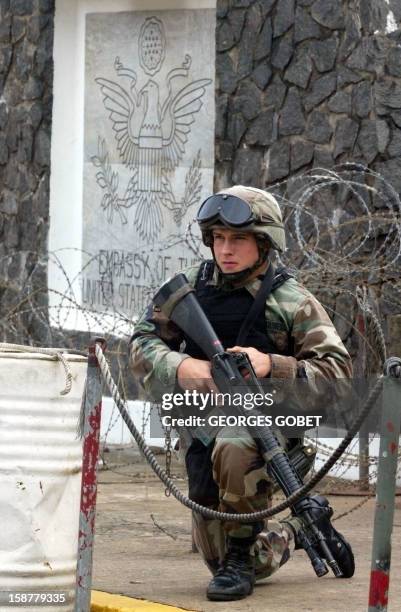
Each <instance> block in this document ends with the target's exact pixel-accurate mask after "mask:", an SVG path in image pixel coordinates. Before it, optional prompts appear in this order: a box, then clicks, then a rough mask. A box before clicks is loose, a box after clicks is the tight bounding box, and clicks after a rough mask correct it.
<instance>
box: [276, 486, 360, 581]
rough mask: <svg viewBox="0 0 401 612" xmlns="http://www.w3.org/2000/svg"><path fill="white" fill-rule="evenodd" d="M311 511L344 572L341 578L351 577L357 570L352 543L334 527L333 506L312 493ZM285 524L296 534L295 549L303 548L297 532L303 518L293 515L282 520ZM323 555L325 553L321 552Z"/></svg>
mask: <svg viewBox="0 0 401 612" xmlns="http://www.w3.org/2000/svg"><path fill="white" fill-rule="evenodd" d="M309 502H310V505H309V513H310V515H311V518H312V519H313V520H314V522H315V525H316V527H317V528H318V529H319V530H320V531H321V532H322V534H323V535H324V537H325V540H326V543H327V545H328V547H329V548H330V551H331V554H332V555H333V557H334V559H335V560H336V561H337V564H338V566H339V568H340V570H341V572H342V576H339V577H340V578H351V577H352V576H353V575H354V572H355V560H354V554H353V552H352V548H351V545H350V544H349V542H347V540H346V539H345V538H344V536H343V535H342V534H341V533H339V532H338V531H337V529H334V527H333V525H332V524H331V522H330V519H331V517H332V516H333V508H331V506H329V502H328V500H327V499H326V498H325V497H323V495H312V496H311V497H309ZM282 523H284V524H285V525H289V526H290V527H291V528H292V530H293V532H294V536H295V549H299V548H302V544H301V542H300V540H299V538H298V536H297V532H298V531H299V529H300V528H302V519H301V518H299V517H291V518H289V519H284V520H283V521H282ZM321 555H322V557H323V558H325V557H324V554H323V553H321Z"/></svg>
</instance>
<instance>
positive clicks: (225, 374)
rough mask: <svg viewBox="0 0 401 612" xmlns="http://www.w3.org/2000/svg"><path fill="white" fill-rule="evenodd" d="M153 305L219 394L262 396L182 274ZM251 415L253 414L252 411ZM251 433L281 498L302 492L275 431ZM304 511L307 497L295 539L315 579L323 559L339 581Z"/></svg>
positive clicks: (298, 509) (244, 358) (295, 508)
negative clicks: (202, 359)
mask: <svg viewBox="0 0 401 612" xmlns="http://www.w3.org/2000/svg"><path fill="white" fill-rule="evenodd" d="M153 303H154V305H155V306H156V308H159V309H160V310H161V311H162V312H163V313H164V314H165V315H166V316H167V317H168V318H169V319H170V320H171V321H173V322H174V323H175V324H176V325H178V327H180V329H182V331H183V332H184V333H186V334H187V335H188V336H189V337H190V338H191V339H192V340H193V341H194V342H196V344H197V345H198V346H199V347H200V348H201V349H202V350H203V352H204V353H205V355H206V356H207V358H208V359H209V360H210V362H211V372H212V378H213V380H214V382H215V384H216V386H217V388H218V390H219V392H221V393H233V392H236V391H237V392H240V393H244V389H245V392H247V393H249V392H251V393H262V394H263V388H262V387H261V385H260V383H259V381H258V379H257V377H256V375H255V371H254V369H253V367H252V365H251V362H250V361H249V358H248V355H247V354H246V353H228V352H226V351H225V350H224V347H223V345H222V344H221V342H220V340H219V339H218V337H217V336H216V334H215V332H214V330H213V328H212V326H211V324H210V323H209V321H208V319H207V318H206V315H205V313H204V312H203V310H202V308H201V306H200V304H199V302H198V300H197V298H196V296H195V293H194V290H193V288H192V287H191V285H189V283H188V280H187V278H186V277H185V275H184V274H178V275H177V276H175V277H174V278H173V279H172V280H171V281H169V282H167V283H165V284H164V285H163V286H162V287H161V288H160V290H159V291H158V292H157V294H156V295H155V297H154V299H153ZM238 411H239V414H243V415H245V414H247V413H246V411H244V410H243V409H242V408H241V407H240V406H238ZM253 414H255V415H257V414H258V413H257V411H256V410H255V409H254V411H253ZM252 432H253V433H252ZM252 432H250V433H252V437H253V438H254V439H255V442H256V443H257V444H258V447H259V449H260V452H261V455H262V456H263V458H264V460H265V461H266V467H267V472H268V474H269V475H270V477H271V478H272V479H273V481H274V482H276V483H277V484H278V486H279V487H280V489H281V490H282V491H283V493H284V494H285V495H286V497H289V496H290V495H292V494H293V493H295V492H296V491H299V489H300V488H301V487H302V486H303V482H302V479H301V477H300V476H299V474H298V472H297V470H296V469H295V468H294V466H293V464H292V463H291V461H290V459H289V457H288V455H287V453H286V451H285V450H284V448H283V447H282V445H281V444H280V441H279V437H278V435H277V430H274V429H273V428H271V427H258V426H255V427H252ZM310 507H311V505H310V501H309V498H308V497H307V496H305V497H304V498H301V500H299V501H297V502H296V503H294V504H293V505H292V506H291V511H292V513H293V515H295V516H298V517H299V518H301V519H302V524H303V525H304V529H303V530H301V531H300V532H298V534H297V536H298V538H299V541H300V543H301V545H302V547H303V548H304V550H305V552H306V553H307V555H308V557H309V559H310V561H311V563H312V566H313V569H314V570H315V573H316V575H317V576H319V577H320V576H324V575H325V574H327V572H328V569H327V566H326V564H325V561H324V559H325V560H326V561H327V563H328V565H329V566H330V568H331V569H332V571H333V573H334V575H335V576H336V577H341V576H342V572H341V570H340V568H339V566H338V564H337V562H336V560H335V559H334V557H333V555H332V553H331V550H330V548H329V546H328V544H327V542H326V540H325V537H324V535H323V533H322V532H321V531H320V530H319V529H318V527H317V526H316V519H315V520H313V519H312V516H311V514H310ZM322 557H324V559H323V558H322Z"/></svg>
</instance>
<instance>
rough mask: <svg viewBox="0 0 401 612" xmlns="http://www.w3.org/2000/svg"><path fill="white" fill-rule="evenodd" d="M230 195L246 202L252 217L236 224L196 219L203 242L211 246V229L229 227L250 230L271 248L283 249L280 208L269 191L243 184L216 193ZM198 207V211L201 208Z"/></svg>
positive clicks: (284, 246) (220, 220)
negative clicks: (248, 220) (248, 221)
mask: <svg viewBox="0 0 401 612" xmlns="http://www.w3.org/2000/svg"><path fill="white" fill-rule="evenodd" d="M224 194H227V195H231V196H235V197H237V198H239V199H240V200H243V201H244V202H246V203H247V204H248V205H249V207H250V209H251V211H252V216H253V219H252V220H251V221H250V223H248V224H246V225H243V226H242V227H241V228H239V227H238V226H234V225H230V223H229V222H227V221H225V220H222V219H220V218H219V219H217V220H216V219H213V220H210V221H202V220H200V219H198V222H199V227H200V230H201V232H202V239H203V243H204V244H205V245H206V246H208V247H211V246H212V245H213V237H212V230H213V229H217V228H218V227H222V226H223V227H227V228H229V229H234V230H238V229H241V230H242V231H247V232H252V233H254V234H256V237H257V238H258V239H262V240H264V241H266V242H268V243H269V246H271V247H273V249H277V250H278V251H280V252H283V251H285V248H286V244H285V230H284V224H283V218H282V215H281V210H280V207H279V205H278V202H277V200H276V198H275V197H274V196H273V195H272V194H271V193H269V192H267V191H263V190H262V189H257V188H256V187H245V186H244V185H235V186H234V187H228V188H227V189H223V190H222V191H219V192H218V194H216V195H224ZM202 206H203V205H202ZM202 206H201V208H200V209H199V212H198V216H199V213H200V211H201V209H202Z"/></svg>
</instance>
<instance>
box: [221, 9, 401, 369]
mask: <svg viewBox="0 0 401 612" xmlns="http://www.w3.org/2000/svg"><path fill="white" fill-rule="evenodd" d="M400 20H401V4H400V3H399V2H398V0H360V1H357V0H218V2H217V31H216V41H217V42H216V44H217V58H216V73H217V102H216V105H217V108H216V111H217V119H216V172H215V187H216V189H220V188H222V187H225V186H227V185H231V184H235V183H242V184H250V185H253V186H255V187H261V188H264V187H266V186H272V185H276V184H277V183H278V182H280V181H285V180H286V179H288V178H290V177H294V176H295V175H297V174H300V173H303V172H305V171H306V170H308V169H310V168H313V167H316V166H318V167H323V168H331V167H333V166H334V165H337V164H341V163H343V162H347V161H352V162H361V163H362V164H364V165H366V166H368V167H370V168H372V169H373V170H376V171H378V172H379V173H380V174H382V175H383V177H384V178H385V179H386V180H388V181H389V182H391V183H392V185H393V186H394V187H395V188H396V190H397V191H398V193H400V194H401V30H400ZM329 197H331V196H330V194H329ZM335 197H336V196H332V198H333V199H332V200H331V203H330V201H329V202H326V203H325V206H326V208H327V209H328V210H327V214H329V215H330V214H332V213H333V211H334V209H335V208H336V209H337V211H338V210H340V212H341V211H342V212H341V214H342V215H344V216H346V215H348V211H347V208H348V205H347V202H346V201H344V202H338V201H336V200H335ZM313 205H315V203H314V204H313ZM330 207H331V208H330ZM361 231H364V230H363V229H362V227H361ZM384 237H385V236H380V237H379V240H382V239H383V238H384ZM329 248H330V247H329ZM364 248H365V249H369V248H374V239H372V241H368V242H366V245H365V247H364ZM296 249H297V245H296V244H294V243H291V241H290V251H291V258H293V256H294V254H295V263H296ZM301 259H302V258H301ZM397 278H399V275H398V277H397V276H396V277H394V279H396V282H398V281H397ZM394 279H388V278H386V279H383V278H380V274H377V273H375V274H369V270H367V271H366V277H365V278H363V279H359V280H358V281H356V279H355V278H352V279H350V285H349V287H348V288H347V289H349V292H348V294H347V293H344V292H342V293H341V292H340V291H339V286H338V285H337V282H334V281H333V282H334V286H333V290H332V292H331V294H330V293H329V291H328V287H327V281H325V279H323V278H322V279H321V280H320V283H321V285H320V288H319V287H318V288H317V287H316V283H318V282H319V279H315V280H316V282H315V284H314V287H313V290H314V291H315V292H316V293H317V295H318V296H319V297H320V298H321V299H322V301H323V303H325V305H326V306H328V307H329V312H330V311H331V312H335V313H336V315H335V324H336V325H337V328H338V330H339V333H340V334H341V337H342V339H343V340H344V341H345V342H346V345H347V347H348V348H349V350H350V351H351V354H352V355H353V356H354V357H355V356H356V353H357V350H358V349H357V346H358V340H357V335H356V334H354V333H353V331H352V330H353V325H354V324H355V314H356V304H355V299H353V298H352V293H354V292H355V285H356V282H360V281H361V280H362V282H364V283H366V284H367V285H368V286H369V294H370V296H371V298H372V299H373V301H374V302H375V303H376V305H377V307H378V312H379V315H380V319H381V321H382V323H383V325H384V329H385V331H386V335H387V341H388V342H389V343H390V344H391V346H390V350H391V351H392V352H393V354H394V353H395V354H401V315H400V313H401V300H400V295H399V292H398V291H397V288H396V287H395V286H394ZM325 282H326V286H324V284H325ZM341 282H342V283H343V284H344V282H345V281H344V279H342V281H341ZM336 286H337V288H336ZM320 289H322V291H321V290H320Z"/></svg>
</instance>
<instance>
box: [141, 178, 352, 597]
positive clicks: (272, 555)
mask: <svg viewBox="0 0 401 612" xmlns="http://www.w3.org/2000/svg"><path fill="white" fill-rule="evenodd" d="M197 220H198V223H199V226H200V230H201V232H202V238H203V242H204V244H205V245H206V246H208V247H210V249H211V252H212V256H213V259H212V260H210V261H206V262H203V263H202V264H201V265H200V266H199V265H198V266H194V267H193V268H190V269H188V270H186V271H185V274H186V276H187V278H188V280H189V282H190V283H191V284H192V285H193V287H194V288H195V292H196V295H197V298H198V300H199V302H200V304H201V306H202V308H203V310H204V311H205V314H206V316H207V318H208V319H209V321H210V322H211V324H212V326H213V328H214V330H215V332H216V334H217V336H218V337H219V338H220V340H221V341H222V344H223V346H225V347H230V348H227V350H231V351H237V352H246V353H247V354H248V356H249V358H250V361H251V363H252V365H253V368H254V370H255V372H256V375H257V376H258V377H259V378H264V377H271V378H273V379H275V378H279V379H288V380H289V381H291V380H295V379H296V378H303V379H306V380H308V379H309V380H312V381H313V380H315V379H318V378H322V379H326V380H330V379H338V378H349V377H350V376H351V375H352V367H351V361H350V357H349V355H348V353H347V351H346V349H345V347H344V345H343V344H342V342H341V340H340V338H339V336H338V334H337V332H336V330H335V328H334V326H333V325H332V323H331V321H330V318H329V317H328V315H327V313H326V312H325V310H324V309H323V307H322V306H321V304H320V303H319V302H318V301H317V300H316V298H315V297H314V296H313V295H312V294H311V293H309V292H308V291H307V290H306V289H305V288H304V287H302V286H301V285H299V284H298V283H297V281H296V280H295V279H294V278H293V277H292V276H291V275H290V274H289V273H288V272H287V271H286V270H285V269H279V270H276V269H273V270H272V267H273V263H272V262H271V260H270V258H269V253H270V251H271V250H274V249H276V250H278V251H280V252H283V251H284V250H285V231H284V226H283V221H282V216H281V212H280V208H279V206H278V203H277V201H276V200H275V198H274V197H273V196H272V195H271V194H269V193H267V192H265V191H262V190H260V189H255V188H252V187H244V186H241V185H238V186H235V187H231V188H228V189H225V190H223V191H222V192H220V193H218V194H215V195H213V196H211V197H210V198H208V199H207V200H206V201H205V202H204V203H203V204H202V206H201V207H200V209H199V212H198V217H197ZM268 273H269V274H272V273H273V275H274V276H273V278H274V280H273V283H272V287H271V290H270V293H269V294H268V295H267V296H266V299H265V304H264V308H262V309H261V310H260V313H259V314H258V315H257V316H256V318H255V320H253V321H252V322H251V325H250V326H249V325H248V328H247V329H246V330H245V331H244V329H241V327H242V324H243V322H244V320H245V318H246V315H247V313H248V311H249V310H250V308H251V307H252V304H253V302H254V298H255V296H256V294H257V293H258V290H259V288H260V286H261V284H262V282H263V279H264V277H265V275H266V274H268ZM239 330H240V333H239V334H238V332H239ZM183 340H184V341H185V349H184V351H185V352H179V349H180V346H182V342H183ZM131 362H132V366H133V371H134V373H135V375H136V379H137V381H138V383H139V384H140V385H142V387H143V388H144V389H145V391H146V392H147V393H148V394H152V390H154V389H155V388H160V387H161V386H164V388H165V391H166V392H171V391H173V390H174V388H175V386H176V385H177V384H178V385H179V386H180V387H181V389H187V388H190V389H198V390H199V391H202V392H207V391H210V390H212V389H214V384H213V381H212V379H211V373H210V363H209V361H208V360H207V359H206V358H205V355H204V354H203V352H202V351H201V349H200V348H199V347H198V346H197V345H196V344H195V343H194V342H193V341H192V340H191V339H190V338H189V337H185V335H184V334H183V333H182V332H181V331H180V330H179V329H178V328H177V326H176V325H174V323H172V322H171V321H169V320H168V319H167V318H166V317H165V316H164V315H163V314H162V313H161V312H160V311H159V310H158V309H157V308H154V307H153V305H152V304H151V305H150V306H149V307H148V308H147V310H146V311H145V313H144V314H143V315H142V317H141V318H140V320H139V321H138V323H137V324H136V326H135V333H134V335H133V338H132V343H131ZM186 467H187V472H188V478H189V496H190V497H191V499H193V500H194V501H196V502H198V503H200V504H202V505H205V506H208V507H211V508H218V509H219V510H221V511H223V512H230V513H248V512H256V511H259V510H263V509H265V508H266V506H267V505H268V504H269V503H270V501H271V497H272V488H273V483H272V482H271V480H270V479H269V477H268V475H267V472H266V466H265V463H264V460H263V459H262V457H261V455H260V453H259V451H258V448H257V445H256V443H255V441H254V440H253V439H252V437H251V436H250V434H249V433H248V431H247V430H246V429H245V430H243V431H240V432H238V433H237V435H236V437H235V438H227V437H226V436H224V432H221V435H220V434H219V435H217V437H216V438H215V439H212V440H206V441H205V440H200V439H194V440H193V441H192V443H191V445H190V447H189V449H188V451H187V453H186ZM310 503H311V509H310V512H311V514H312V517H313V518H315V519H316V525H317V526H318V528H319V529H320V530H321V531H322V532H323V535H324V536H325V537H326V541H327V543H328V545H329V548H330V550H331V552H332V555H333V557H334V558H335V560H336V561H337V563H338V565H339V567H340V569H341V571H342V574H343V577H345V578H350V577H351V576H352V575H353V573H354V557H353V553H352V550H351V547H350V545H349V543H348V542H347V541H346V540H345V538H344V537H343V536H342V535H341V534H340V533H338V532H337V531H336V530H335V529H334V528H333V527H332V525H331V523H330V517H331V516H332V513H333V511H332V509H331V508H330V506H329V504H328V502H327V500H326V499H325V498H324V497H322V496H320V495H315V496H312V497H311V502H310ZM194 524H195V533H194V537H195V541H196V544H197V547H198V550H199V551H200V552H201V553H202V555H203V557H204V560H205V562H206V564H207V565H208V567H209V569H210V570H211V571H212V573H213V574H214V577H213V579H212V580H211V582H210V584H209V586H208V589H207V596H208V598H209V599H211V600H217V601H218V600H235V599H242V598H243V597H246V596H248V595H250V594H251V593H252V591H253V586H254V582H255V580H258V579H262V578H266V577H268V576H271V575H272V574H273V572H275V571H276V570H277V569H278V568H279V567H280V566H281V565H283V564H284V563H285V562H286V561H287V560H288V559H289V557H290V554H291V551H292V550H293V549H294V548H297V547H300V542H299V540H298V537H297V533H298V532H299V530H300V529H301V528H302V524H301V521H300V519H299V518H297V517H292V516H290V517H288V518H287V519H284V520H282V521H270V520H269V521H268V523H264V522H263V521H260V522H256V523H255V522H254V523H249V524H244V523H240V522H234V521H232V522H221V521H217V520H208V519H204V518H203V517H201V516H200V515H199V514H194Z"/></svg>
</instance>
